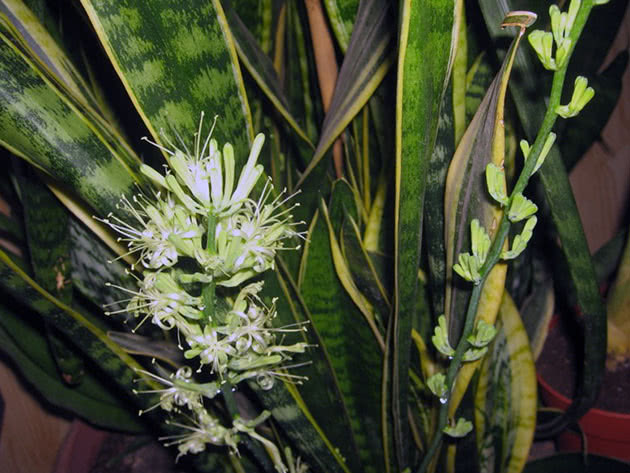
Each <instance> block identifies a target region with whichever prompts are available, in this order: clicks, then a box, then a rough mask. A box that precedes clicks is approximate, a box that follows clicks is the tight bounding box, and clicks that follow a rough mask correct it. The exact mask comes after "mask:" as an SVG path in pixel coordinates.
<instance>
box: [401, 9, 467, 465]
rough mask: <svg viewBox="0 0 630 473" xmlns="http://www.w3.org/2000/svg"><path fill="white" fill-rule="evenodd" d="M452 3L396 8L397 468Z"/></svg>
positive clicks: (405, 433)
mask: <svg viewBox="0 0 630 473" xmlns="http://www.w3.org/2000/svg"><path fill="white" fill-rule="evenodd" d="M454 10H455V9H454V4H453V2H452V1H447V0H444V1H442V0H440V1H436V2H427V3H416V2H411V1H404V2H401V7H400V32H399V43H398V49H399V54H398V64H397V75H398V79H397V93H396V154H395V156H396V168H395V169H396V172H395V176H396V180H395V182H396V188H395V207H394V218H395V224H394V228H395V235H394V242H395V243H394V245H395V251H394V255H395V256H394V257H395V264H394V265H395V288H394V291H395V305H394V315H393V317H392V318H391V323H392V326H393V330H392V337H391V343H392V344H393V345H392V347H391V363H392V399H391V402H392V413H393V414H392V415H393V422H394V439H395V445H396V448H397V451H396V460H397V462H398V469H399V470H403V469H404V468H405V467H407V466H408V461H409V459H408V458H407V445H408V443H407V441H408V436H409V427H408V417H407V405H408V371H409V353H410V344H411V324H412V320H413V319H414V316H413V314H414V311H415V303H416V300H417V297H416V294H417V285H418V267H419V263H420V246H421V228H422V212H423V204H424V193H425V188H426V181H427V169H428V165H429V161H430V159H431V155H432V153H433V148H434V144H435V139H436V134H437V127H438V120H439V116H440V104H441V103H442V97H443V94H444V92H445V89H446V85H447V83H448V74H449V71H450V67H451V62H452V56H453V55H454V54H452V53H451V51H452V49H453V48H454V44H455V38H453V37H452V36H453V35H452V31H453V25H454V21H455V20H454Z"/></svg>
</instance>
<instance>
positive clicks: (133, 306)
mask: <svg viewBox="0 0 630 473" xmlns="http://www.w3.org/2000/svg"><path fill="white" fill-rule="evenodd" d="M136 279H137V280H138V283H139V286H140V289H139V290H137V291H134V290H131V289H128V288H125V287H122V286H117V285H115V284H111V283H107V285H108V286H112V287H115V288H117V289H119V290H120V291H123V292H125V293H127V294H129V295H130V296H131V297H130V298H128V299H123V300H120V301H117V302H116V303H115V304H119V305H120V304H125V303H126V306H125V308H124V309H119V310H115V311H107V312H105V314H106V315H113V314H116V313H121V312H129V313H130V314H132V315H134V316H135V317H142V319H141V321H140V323H139V324H138V326H136V329H137V328H138V327H139V326H140V325H142V323H144V321H145V320H146V319H148V318H151V320H152V321H153V323H154V324H156V325H157V326H158V327H160V328H161V329H163V330H170V329H172V328H174V327H177V328H178V329H179V330H181V331H183V332H184V334H187V333H189V332H190V329H189V328H188V324H187V319H190V320H198V319H200V318H201V317H202V316H203V312H202V310H200V309H199V306H200V305H201V298H200V297H195V296H191V295H190V294H188V293H187V292H186V291H185V290H184V289H183V288H182V287H181V285H180V284H179V283H178V282H177V281H176V278H175V277H174V275H173V273H171V272H166V271H161V272H152V271H147V272H145V274H144V278H143V279H142V280H140V279H138V278H136ZM134 330H135V329H134Z"/></svg>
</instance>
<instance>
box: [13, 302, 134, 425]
mask: <svg viewBox="0 0 630 473" xmlns="http://www.w3.org/2000/svg"><path fill="white" fill-rule="evenodd" d="M13 309H15V307H14V308H13ZM19 312H20V313H19V314H18V313H17V311H16V312H13V311H11V310H10V309H9V307H7V305H5V304H3V305H1V306H0V345H1V346H2V351H3V352H5V353H6V354H7V355H8V356H9V357H10V358H11V359H13V360H14V361H15V362H16V363H17V364H18V365H19V367H20V370H21V372H22V374H23V375H24V376H25V377H26V379H27V380H28V381H29V383H31V384H32V385H33V386H34V387H35V389H37V390H38V391H39V392H40V393H41V394H42V395H43V396H44V397H45V398H46V399H47V400H48V401H50V402H51V403H52V404H54V405H56V406H59V407H61V408H63V409H66V410H69V411H71V412H74V413H75V414H77V415H79V416H81V417H83V418H85V419H87V420H89V421H90V422H93V423H95V424H97V425H99V426H102V427H106V428H112V429H117V430H125V431H129V432H139V431H142V430H144V428H145V427H144V426H143V424H142V422H141V421H140V419H139V418H138V416H137V413H136V411H135V409H130V408H129V406H126V405H125V403H121V401H120V399H119V398H118V397H117V396H116V395H114V394H112V393H111V386H109V387H108V386H106V385H104V384H103V383H102V381H101V378H100V377H99V376H97V375H94V374H92V373H88V374H86V375H85V376H84V377H83V379H82V382H81V384H80V385H78V386H76V385H75V386H68V385H67V384H65V383H64V382H63V381H62V380H61V379H60V378H59V375H58V374H57V368H56V366H55V363H54V361H53V359H52V358H51V356H50V351H49V345H48V340H47V339H46V333H45V330H44V329H43V327H38V326H37V324H36V323H35V322H34V321H33V320H32V319H33V318H34V317H37V315H33V314H29V313H28V311H26V309H24V310H20V311H19ZM40 325H41V324H40Z"/></svg>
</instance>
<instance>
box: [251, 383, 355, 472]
mask: <svg viewBox="0 0 630 473" xmlns="http://www.w3.org/2000/svg"><path fill="white" fill-rule="evenodd" d="M249 386H250V387H251V388H252V389H253V390H254V391H255V392H256V394H257V396H258V397H259V399H260V400H261V402H262V403H263V405H264V406H265V407H266V408H267V409H268V410H269V411H270V412H271V415H272V416H273V418H274V419H275V420H276V422H278V424H280V426H282V428H283V430H284V431H285V433H286V434H287V436H288V437H289V438H290V439H291V440H292V441H293V442H295V443H296V445H300V446H301V447H302V449H303V450H301V452H303V453H304V454H305V455H306V456H307V458H308V463H309V465H310V466H312V467H313V469H314V470H315V471H319V472H321V473H327V472H329V471H330V472H341V471H343V472H345V473H350V471H351V470H349V469H348V467H347V466H346V465H345V461H346V460H345V459H344V458H343V457H342V456H341V455H340V454H339V451H338V450H336V448H335V447H334V446H333V445H331V444H330V442H329V441H328V439H327V438H326V436H325V435H324V434H323V432H322V431H321V429H320V428H319V426H318V425H317V422H315V420H314V418H313V416H312V415H311V414H310V412H309V410H308V408H307V406H306V404H305V403H304V401H302V399H301V397H300V395H299V393H298V391H297V390H296V389H295V387H294V386H292V385H291V384H281V383H276V384H274V386H273V388H272V389H270V390H269V391H264V390H262V389H260V387H259V386H258V384H257V383H254V382H252V383H250V384H249Z"/></svg>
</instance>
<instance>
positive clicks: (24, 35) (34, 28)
mask: <svg viewBox="0 0 630 473" xmlns="http://www.w3.org/2000/svg"><path fill="white" fill-rule="evenodd" d="M31 7H32V6H31ZM42 7H45V6H44V5H42ZM0 12H1V13H2V14H3V15H5V16H6V18H7V19H8V21H9V22H10V23H11V25H13V26H14V27H15V28H16V30H18V31H19V33H20V38H21V41H23V42H24V43H25V45H26V46H27V47H28V48H29V49H30V50H31V51H33V53H34V54H35V55H36V56H37V57H38V59H39V60H40V61H41V62H42V63H44V64H45V65H46V67H47V68H48V69H50V71H51V72H52V73H53V74H54V75H55V76H56V77H58V78H59V80H60V81H62V82H63V83H64V84H65V85H66V86H67V87H68V89H69V90H70V91H71V92H72V93H73V94H74V95H75V96H77V97H80V98H81V99H82V100H84V101H85V103H86V104H87V105H90V106H91V107H93V108H95V109H97V108H98V107H97V100H96V98H95V97H94V95H93V93H92V91H91V89H90V87H89V86H88V84H87V83H86V82H85V80H84V79H83V77H82V76H81V74H80V72H79V71H78V69H77V68H76V67H75V66H74V64H73V63H72V62H71V61H70V59H69V58H68V55H67V54H66V53H65V51H64V50H63V47H62V45H60V44H59V43H60V40H61V38H60V36H61V35H60V32H59V31H52V32H51V31H49V30H48V28H51V27H52V26H53V25H51V24H50V23H48V24H46V25H44V24H42V23H41V22H42V21H44V18H41V17H40V18H38V16H37V15H36V13H35V12H33V11H32V9H31V8H29V5H27V4H26V3H25V2H23V1H21V0H3V1H2V2H1V3H0ZM48 13H49V12H48Z"/></svg>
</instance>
